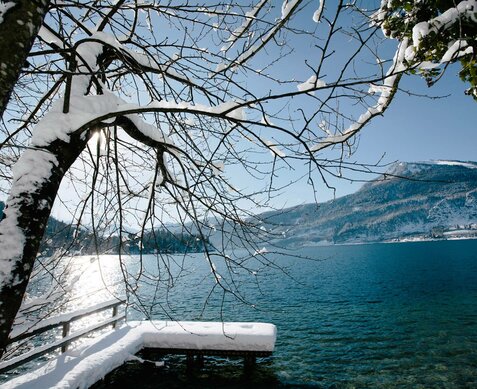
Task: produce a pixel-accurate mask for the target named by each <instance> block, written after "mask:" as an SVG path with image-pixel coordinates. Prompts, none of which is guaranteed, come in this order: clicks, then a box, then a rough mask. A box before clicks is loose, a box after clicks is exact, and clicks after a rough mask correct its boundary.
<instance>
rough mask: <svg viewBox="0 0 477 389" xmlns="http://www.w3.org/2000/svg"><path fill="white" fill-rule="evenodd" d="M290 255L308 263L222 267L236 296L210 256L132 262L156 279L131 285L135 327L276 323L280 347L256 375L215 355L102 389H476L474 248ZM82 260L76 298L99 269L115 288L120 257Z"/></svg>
mask: <svg viewBox="0 0 477 389" xmlns="http://www.w3.org/2000/svg"><path fill="white" fill-rule="evenodd" d="M294 254H298V255H299V256H300V257H309V258H310V259H303V258H299V257H294V256H292V255H290V254H286V255H278V254H272V253H269V254H267V255H266V257H267V258H268V259H273V260H274V262H275V263H276V264H277V265H279V267H280V268H281V269H280V270H279V269H275V268H273V267H272V266H261V267H260V266H259V265H258V258H252V259H250V260H248V261H247V262H246V263H244V265H247V267H250V268H252V269H254V272H247V271H241V272H238V273H233V272H231V271H230V270H229V269H228V268H227V267H226V264H224V263H221V262H220V261H219V260H218V259H217V261H216V262H217V263H216V265H217V270H218V272H219V273H220V274H221V275H222V276H223V278H222V279H221V280H220V282H222V283H223V285H225V286H227V282H229V283H230V280H231V279H233V280H234V282H235V284H234V285H233V288H232V289H233V290H234V291H237V290H238V293H239V295H237V296H233V295H231V294H230V293H224V292H223V289H222V288H221V287H220V285H219V284H217V283H216V282H215V281H214V280H213V279H212V277H210V275H211V272H210V267H209V265H208V263H207V261H206V260H205V259H204V255H203V254H194V255H191V256H188V257H181V256H177V257H172V258H170V259H169V260H168V262H167V267H166V268H164V266H161V267H158V266H157V258H156V257H154V256H145V257H143V258H142V261H140V258H139V257H132V258H129V259H127V261H128V262H129V265H130V266H131V268H132V269H136V270H138V269H139V266H141V267H142V269H143V272H144V274H146V273H147V274H148V277H149V278H148V280H146V281H145V280H144V279H143V281H141V282H139V284H138V285H135V284H132V285H131V286H132V287H136V286H137V289H136V293H137V295H138V297H139V303H141V301H142V302H143V303H144V306H143V309H142V310H140V311H134V310H132V309H130V310H129V312H128V315H129V318H130V319H143V318H156V319H161V320H164V319H169V318H173V319H176V320H196V319H199V320H225V321H266V322H272V323H274V324H276V325H277V327H278V339H277V345H276V351H275V353H274V356H273V357H272V358H267V359H264V360H262V361H261V362H260V363H259V364H258V367H257V370H256V371H255V373H254V374H253V375H252V376H251V377H250V376H244V375H243V374H242V370H241V361H240V360H238V361H234V360H232V361H228V360H222V359H208V360H206V364H205V368H204V369H201V370H198V371H196V372H195V373H194V374H193V375H192V376H190V375H187V374H186V371H185V367H184V363H183V362H184V361H183V359H181V358H180V357H171V358H168V359H166V366H165V367H164V368H155V367H152V366H150V365H134V364H129V365H128V366H126V367H121V368H119V369H118V370H117V371H116V372H115V373H114V374H113V375H111V376H110V377H109V378H108V379H107V380H106V381H104V382H103V383H101V384H100V385H99V386H97V388H98V389H99V388H116V389H117V388H131V387H134V388H141V389H147V388H214V389H217V388H232V387H233V388H243V387H311V388H314V387H317V388H395V387H398V388H476V387H477V241H440V242H422V243H401V244H372V245H353V246H331V247H319V248H313V249H306V250H302V251H300V252H296V253H294ZM232 258H234V257H232ZM212 259H213V260H215V259H214V258H212ZM75 260H76V262H77V263H80V262H81V261H82V262H83V263H84V265H85V266H87V271H85V272H84V277H83V281H80V282H78V283H77V285H76V290H77V292H75V293H78V294H79V293H80V292H81V293H85V292H87V290H88V289H89V288H93V289H94V288H96V287H97V286H98V284H99V283H100V282H99V278H98V277H99V275H98V274H99V272H98V271H97V270H95V268H97V267H98V266H99V265H101V267H102V268H103V270H102V271H101V272H100V273H101V277H100V278H101V279H105V280H106V281H107V282H109V283H111V284H112V285H116V286H117V285H119V284H120V282H119V284H118V280H119V281H120V279H121V277H120V272H119V271H118V270H117V269H116V270H114V266H112V264H115V263H117V257H114V256H103V257H100V259H99V260H97V261H93V260H92V259H91V258H89V257H84V258H80V257H78V258H76V259H75ZM169 274H171V275H173V279H172V281H170V279H169V277H168V275H169ZM156 276H157V279H159V283H157V282H156V279H154V277H156ZM231 277H232V278H231ZM229 286H232V285H229ZM110 291H112V292H115V290H114V287H111V288H110ZM87 296H89V297H87V298H85V299H84V302H83V304H79V303H75V304H77V305H76V307H80V306H82V305H84V306H88V305H91V304H92V300H91V298H92V297H91V296H93V294H91V295H89V294H87ZM94 296H95V298H96V297H98V296H97V294H94ZM103 297H104V296H103ZM240 299H242V300H244V301H245V302H240V301H239V300H240Z"/></svg>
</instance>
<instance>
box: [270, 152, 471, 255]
mask: <svg viewBox="0 0 477 389" xmlns="http://www.w3.org/2000/svg"><path fill="white" fill-rule="evenodd" d="M261 218H262V219H263V221H264V227H265V228H266V229H267V231H270V232H272V233H273V234H274V235H275V236H276V234H279V235H281V236H282V238H281V239H276V240H275V243H277V244H278V245H280V246H286V247H289V248H290V247H300V246H310V245H319V244H327V243H359V242H381V241H393V240H412V239H432V238H449V237H463V236H465V237H475V238H477V163H476V162H460V161H433V162H418V163H398V164H395V165H393V166H392V167H391V168H390V169H389V170H388V171H387V172H386V173H385V174H383V175H381V176H380V177H379V178H378V179H377V180H375V181H373V182H370V183H367V184H365V185H363V187H362V188H361V189H360V190H359V191H357V192H356V193H354V194H351V195H348V196H344V197H341V198H338V199H336V200H333V201H329V202H326V203H322V204H306V205H300V206H297V207H293V208H289V209H286V210H282V211H276V212H268V213H265V214H262V215H261Z"/></svg>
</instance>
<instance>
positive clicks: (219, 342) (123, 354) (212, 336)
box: [2, 320, 277, 389]
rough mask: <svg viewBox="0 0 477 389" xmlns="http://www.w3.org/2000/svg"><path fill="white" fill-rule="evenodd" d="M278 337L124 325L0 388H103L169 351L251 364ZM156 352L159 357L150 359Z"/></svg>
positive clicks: (211, 325)
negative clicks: (119, 373) (115, 375)
mask: <svg viewBox="0 0 477 389" xmlns="http://www.w3.org/2000/svg"><path fill="white" fill-rule="evenodd" d="M276 338H277V329H276V327H275V325H273V324H271V323H249V322H247V323H244V322H239V323H237V322H194V321H192V322H191V321H160V320H153V321H149V320H147V321H141V322H138V321H128V322H126V323H125V324H124V325H122V326H120V327H119V328H117V329H116V330H114V331H110V332H106V333H104V334H102V335H100V336H98V337H96V338H94V339H88V340H86V341H85V342H84V343H81V344H79V345H78V346H75V348H74V350H73V349H72V350H71V351H70V352H68V353H65V354H61V355H59V356H58V357H57V358H54V359H51V360H49V361H48V362H46V363H45V364H43V365H42V366H40V367H39V368H38V369H36V370H33V371H29V372H27V373H25V374H22V375H19V376H18V377H15V378H13V379H12V380H10V381H8V382H5V383H4V384H2V389H18V388H78V389H87V388H89V387H91V386H93V385H94V384H96V383H97V382H99V381H100V380H103V379H105V381H104V382H103V383H104V384H106V385H107V382H108V378H107V375H108V374H109V373H110V372H112V371H113V370H114V369H116V368H119V367H120V366H122V365H123V364H124V363H125V362H127V361H131V360H134V361H137V362H139V363H142V362H145V361H147V362H149V363H155V364H156V366H162V365H163V362H162V361H160V360H157V359H156V357H158V358H162V354H168V353H171V352H172V353H181V354H186V355H187V357H188V359H189V356H190V357H191V358H192V356H197V357H202V356H204V355H220V356H243V357H245V362H246V363H247V361H248V363H253V359H254V358H255V357H256V356H258V357H263V356H270V355H272V353H273V351H274V349H275V342H276ZM141 351H146V355H147V356H148V358H147V359H143V358H142V357H144V356H145V355H144V354H142V356H138V355H137V354H138V353H139V352H141ZM156 351H158V352H159V353H158V354H154V352H156ZM149 357H151V359H149ZM197 362H200V361H199V360H197ZM197 367H200V366H197ZM110 386H111V387H114V384H111V385H110Z"/></svg>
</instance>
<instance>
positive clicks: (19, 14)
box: [0, 0, 50, 118]
mask: <svg viewBox="0 0 477 389" xmlns="http://www.w3.org/2000/svg"><path fill="white" fill-rule="evenodd" d="M9 3H12V4H13V3H14V4H15V5H13V6H12V7H9V8H8V9H7V11H6V12H5V14H4V15H2V17H0V18H3V22H1V23H0V37H1V38H0V118H1V117H2V116H3V112H4V111H5V108H6V106H7V104H8V101H9V100H10V96H11V94H12V91H13V87H14V86H15V84H16V83H17V81H18V78H19V76H20V72H21V69H22V67H24V66H25V64H26V59H27V57H28V54H29V53H30V50H31V47H32V45H33V42H34V41H35V38H36V36H37V34H38V31H39V29H40V27H41V25H42V23H43V18H44V17H45V14H46V12H47V10H48V7H49V6H50V0H8V1H7V2H6V4H9Z"/></svg>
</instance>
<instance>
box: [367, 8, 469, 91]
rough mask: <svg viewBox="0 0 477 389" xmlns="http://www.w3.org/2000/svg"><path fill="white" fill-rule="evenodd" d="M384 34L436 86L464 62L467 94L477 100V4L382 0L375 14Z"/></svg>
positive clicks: (412, 68)
mask: <svg viewBox="0 0 477 389" xmlns="http://www.w3.org/2000/svg"><path fill="white" fill-rule="evenodd" d="M373 19H374V21H375V23H376V24H378V25H380V26H381V27H382V30H383V32H384V35H385V36H386V37H388V38H391V39H396V40H398V41H399V42H400V44H401V45H402V46H405V47H406V48H405V50H404V51H405V52H404V59H403V63H404V64H405V66H406V67H407V68H409V70H410V71H411V72H415V73H420V74H422V76H423V77H425V78H426V80H427V83H428V84H429V85H432V84H433V83H434V82H436V81H437V80H438V79H439V78H440V77H441V74H442V72H443V71H444V70H445V69H446V68H447V66H448V65H449V64H450V63H453V62H460V64H461V70H460V73H459V75H460V77H461V79H462V80H463V81H466V82H468V83H469V84H470V87H469V88H468V89H467V90H466V93H467V94H469V95H471V96H472V97H473V98H474V99H475V100H477V1H475V0H463V1H454V0H452V1H451V0H449V1H441V0H424V1H403V0H382V1H381V7H380V8H379V10H378V11H377V12H376V13H375V14H374V15H373Z"/></svg>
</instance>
